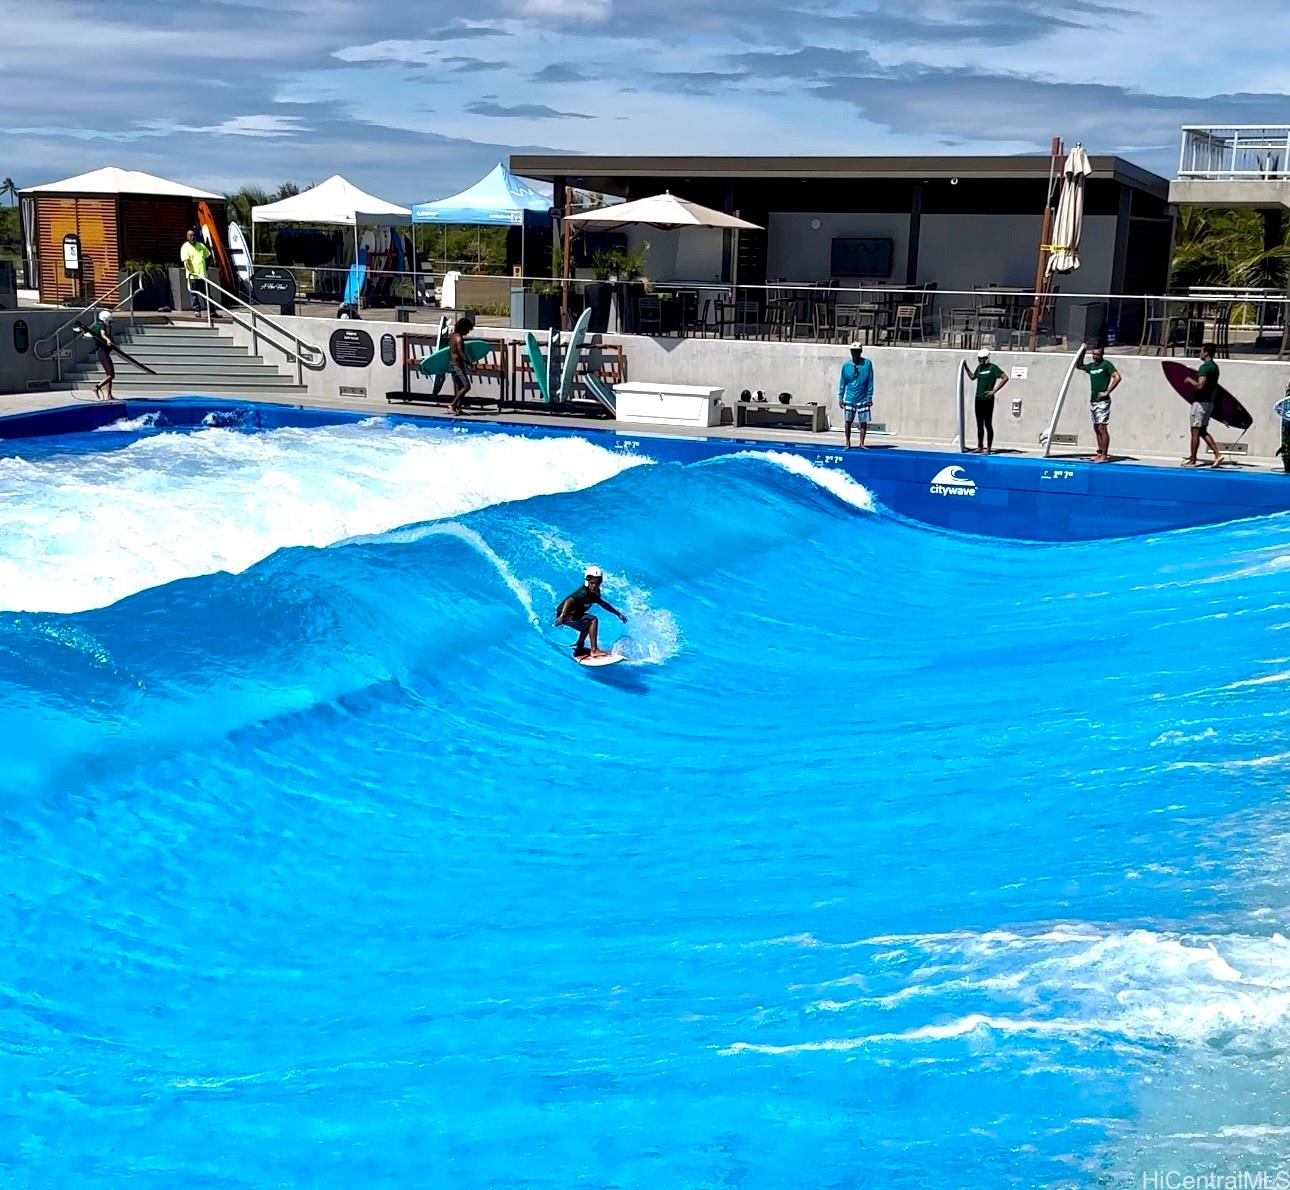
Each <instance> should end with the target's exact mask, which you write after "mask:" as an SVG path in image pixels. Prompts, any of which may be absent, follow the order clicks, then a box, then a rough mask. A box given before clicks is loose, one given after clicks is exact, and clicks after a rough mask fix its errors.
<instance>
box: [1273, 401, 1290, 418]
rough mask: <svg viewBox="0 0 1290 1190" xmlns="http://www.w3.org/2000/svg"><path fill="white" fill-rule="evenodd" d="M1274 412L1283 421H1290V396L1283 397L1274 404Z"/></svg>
mask: <svg viewBox="0 0 1290 1190" xmlns="http://www.w3.org/2000/svg"><path fill="white" fill-rule="evenodd" d="M1272 412H1273V413H1275V414H1276V416H1277V417H1279V418H1280V419H1281V420H1282V421H1290V397H1283V398H1282V399H1281V400H1279V401H1278V402H1277V403H1276V404H1275V405H1273V406H1272Z"/></svg>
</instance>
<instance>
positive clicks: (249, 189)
mask: <svg viewBox="0 0 1290 1190" xmlns="http://www.w3.org/2000/svg"><path fill="white" fill-rule="evenodd" d="M269 201H271V200H270V198H269V195H268V193H267V192H266V191H265V190H264V188H263V187H261V186H243V187H242V188H241V189H240V190H235V191H234V192H233V193H232V194H226V195H224V206H225V210H226V211H227V212H228V221H229V222H230V223H236V224H237V225H238V226H239V227H250V226H251V208H252V207H262V206H264V205H265V203H267V202H269Z"/></svg>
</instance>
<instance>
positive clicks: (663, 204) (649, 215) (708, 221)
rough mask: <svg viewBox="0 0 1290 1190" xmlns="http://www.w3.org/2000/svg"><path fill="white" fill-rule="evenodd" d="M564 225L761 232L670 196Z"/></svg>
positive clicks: (599, 212)
mask: <svg viewBox="0 0 1290 1190" xmlns="http://www.w3.org/2000/svg"><path fill="white" fill-rule="evenodd" d="M565 222H566V223H569V224H572V225H573V226H574V227H603V228H614V227H628V226H630V225H632V224H643V225H644V226H646V227H657V228H660V229H662V230H663V231H674V230H676V229H677V228H681V227H717V228H730V229H732V230H742V231H761V228H760V227H759V226H758V225H757V224H756V223H749V222H748V221H747V220H746V219H739V218H736V217H735V216H734V215H727V214H726V213H725V212H724V211H714V210H713V209H712V208H711V207H704V206H700V205H699V204H698V203H697V202H689V201H688V200H687V199H684V198H677V197H676V195H675V194H672V193H670V192H668V193H664V194H656V195H654V196H653V198H638V199H637V200H636V201H635V202H623V203H617V204H616V205H614V206H612V207H598V208H597V209H596V210H594V211H583V212H581V213H580V214H577V215H569V216H568V217H567V218H566V219H565Z"/></svg>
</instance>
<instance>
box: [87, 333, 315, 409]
mask: <svg viewBox="0 0 1290 1190" xmlns="http://www.w3.org/2000/svg"><path fill="white" fill-rule="evenodd" d="M112 337H113V339H114V340H115V341H116V342H117V343H118V344H119V345H120V346H121V348H122V349H123V350H124V351H128V352H129V353H130V354H131V355H132V356H134V357H135V359H137V360H138V361H139V362H140V363H143V364H147V365H148V367H150V368H151V369H152V370H153V371H154V372H156V373H157V375H155V376H150V375H148V373H147V372H144V371H142V370H141V369H139V368H136V367H135V366H134V365H133V364H132V363H130V361H129V360H125V359H122V358H121V357H120V356H119V355H116V354H114V355H113V362H114V363H115V364H116V383H115V385H114V386H113V395H114V396H118V397H121V396H133V395H137V396H163V395H168V394H171V393H201V394H203V395H209V396H223V395H232V396H251V395H259V394H263V395H266V396H275V395H284V394H285V395H294V394H299V393H302V392H304V391H305V390H304V388H303V387H302V386H300V385H298V384H296V382H295V376H294V375H293V374H288V372H287V369H288V368H289V367H291V365H288V364H287V363H286V361H285V357H280V358H283V367H282V368H281V369H280V368H278V367H277V366H275V365H274V364H271V363H266V362H265V361H264V360H263V359H261V358H260V357H259V356H256V355H252V354H251V352H250V350H249V349H248V348H246V347H240V346H238V344H236V343H234V342H233V340H232V338H231V337H230V336H228V335H226V334H223V333H221V331H220V329H219V328H218V327H208V326H205V325H203V324H202V323H199V322H194V323H191V324H188V323H182V322H170V323H167V322H148V323H143V322H140V323H138V324H137V325H135V326H133V327H131V326H128V325H119V326H117V327H114V328H113V336H112ZM82 342H84V340H82ZM271 354H273V355H277V354H278V353H277V352H272V351H271ZM63 377H64V380H65V381H66V382H67V383H69V384H70V385H71V388H72V391H74V392H91V391H93V388H94V386H95V385H96V384H97V383H98V382H99V381H100V380H102V379H103V372H102V370H101V369H100V368H99V366H98V362H97V361H96V360H95V358H94V354H93V352H90V353H89V354H87V355H85V356H81V357H80V358H78V359H76V360H75V361H74V362H73V363H71V364H69V365H67V366H66V367H65V368H64V371H63Z"/></svg>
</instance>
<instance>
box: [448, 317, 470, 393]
mask: <svg viewBox="0 0 1290 1190" xmlns="http://www.w3.org/2000/svg"><path fill="white" fill-rule="evenodd" d="M474 329H475V324H474V323H473V322H471V321H470V319H469V318H459V319H457V325H456V326H454V327H453V328H452V337H451V338H450V339H449V340H448V351H449V357H448V374H449V375H450V376H451V377H452V404H450V405H449V406H448V412H449V413H451V414H452V415H453V417H456V416H457V414H459V413H460V412H461V402H462V400H463V398H464V397H465V396H466V394H467V393H468V392H470V359H469V358H468V357H467V355H466V336H467V335H468V334H470V332H471V331H473V330H474Z"/></svg>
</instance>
